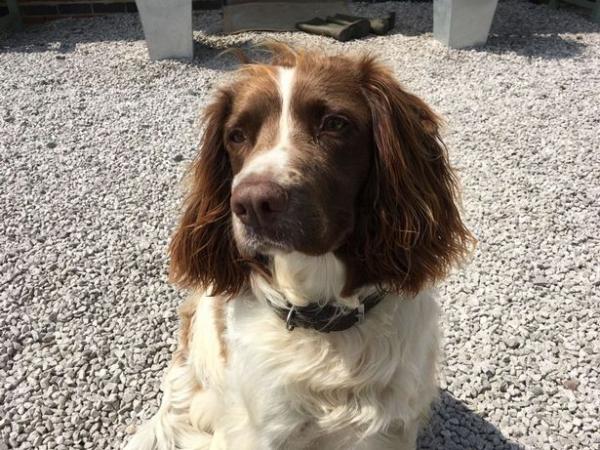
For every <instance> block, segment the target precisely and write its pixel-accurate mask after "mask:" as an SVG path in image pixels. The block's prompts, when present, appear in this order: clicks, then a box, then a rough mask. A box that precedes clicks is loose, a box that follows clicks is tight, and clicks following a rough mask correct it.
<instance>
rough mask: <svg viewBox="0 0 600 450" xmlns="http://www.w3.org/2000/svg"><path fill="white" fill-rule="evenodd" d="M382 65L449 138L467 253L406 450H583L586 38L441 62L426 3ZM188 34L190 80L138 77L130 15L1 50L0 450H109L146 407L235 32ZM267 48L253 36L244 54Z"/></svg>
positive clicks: (590, 138)
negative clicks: (423, 409) (181, 214)
mask: <svg viewBox="0 0 600 450" xmlns="http://www.w3.org/2000/svg"><path fill="white" fill-rule="evenodd" d="M357 9H358V10H359V11H360V12H363V13H368V14H377V13H381V12H383V11H387V10H396V12H397V16H398V22H399V25H398V27H397V28H396V30H394V32H393V34H391V35H390V36H387V37H370V38H367V39H364V40H361V41H358V42H354V43H346V44H339V43H333V42H332V41H329V40H327V39H322V38H317V37H312V36H308V35H302V34H289V33H288V34H279V35H275V36H276V37H278V38H279V39H284V40H288V41H291V42H293V43H297V44H301V45H302V44H305V45H308V46H311V47H315V46H319V47H326V48H331V49H333V50H341V51H350V50H354V49H368V50H371V51H374V52H377V53H379V54H380V55H381V56H382V58H383V59H384V60H385V61H386V62H387V63H388V64H389V65H391V66H392V67H393V68H395V70H396V71H397V73H398V76H399V77H400V79H402V80H403V81H404V83H405V84H406V85H407V86H408V87H409V88H410V89H411V90H413V91H414V92H416V93H417V94H419V95H421V96H422V97H424V98H425V99H426V100H427V101H428V102H429V103H430V104H432V105H433V106H434V108H435V109H437V110H438V111H439V112H440V113H442V114H443V115H444V116H445V117H446V119H447V123H448V126H447V131H446V141H447V143H448V145H449V148H450V153H451V158H452V160H453V162H454V164H455V165H456V166H457V167H458V168H460V170H461V176H462V180H463V184H464V208H465V217H466V220H467V222H468V224H469V226H470V227H471V228H472V230H473V231H474V232H475V233H476V235H477V237H478V238H479V247H478V250H477V252H476V254H475V256H474V258H473V261H472V263H471V264H470V266H468V267H467V268H465V269H464V270H462V271H461V272H459V273H456V274H454V275H453V276H452V277H451V278H450V279H449V280H448V281H447V282H446V283H445V284H444V285H442V286H441V289H440V290H441V302H442V304H443V310H444V316H443V328H444V330H445V331H444V334H445V344H444V353H445V355H444V362H443V364H442V367H441V385H442V388H443V391H442V395H441V402H440V404H439V405H438V406H437V408H436V412H435V413H434V414H433V417H432V421H431V424H430V425H429V427H428V428H427V429H426V430H425V431H424V433H423V436H422V438H421V441H420V448H421V449H438V450H452V449H509V448H511V449H512V448H514V449H516V448H531V449H544V450H545V449H582V450H583V449H586V450H587V449H598V448H600V435H599V431H598V430H599V429H600V422H599V419H598V418H599V416H600V411H599V409H600V379H599V367H600V335H599V330H600V306H599V301H600V299H599V295H598V291H599V289H600V265H599V262H598V260H599V256H600V238H599V231H600V225H599V223H600V201H599V199H600V181H599V180H600V26H598V25H594V24H592V23H591V22H589V21H588V20H586V19H585V18H583V17H580V16H577V15H574V14H572V13H570V12H567V11H558V12H556V11H551V10H549V9H547V8H546V7H543V6H535V5H532V4H530V3H527V2H514V1H507V2H503V3H501V4H500V5H499V10H498V13H497V17H496V21H495V24H494V28H493V30H492V31H493V35H492V37H491V39H490V41H489V44H488V45H487V46H486V47H485V48H481V49H475V50H465V51H455V50H448V49H446V48H444V47H442V46H441V45H440V44H438V43H436V42H435V41H434V40H433V39H432V36H431V16H432V13H431V4H430V3H378V4H375V5H371V6H361V5H358V6H357ZM219 28H220V16H219V14H218V13H217V12H202V14H201V15H200V16H199V17H197V18H196V26H195V29H196V33H195V37H196V55H197V57H196V59H195V60H194V61H193V63H191V64H190V63H185V62H177V61H171V62H160V63H152V62H149V61H148V59H147V55H146V50H145V45H144V42H143V41H142V40H141V37H142V35H141V28H140V25H139V22H138V19H137V17H136V16H135V15H115V16H111V17H105V18H104V17H98V18H93V19H81V20H65V21H59V22H53V23H49V24H46V25H43V26H36V27H32V28H28V29H27V31H25V32H22V33H19V34H16V35H14V36H13V37H12V38H10V39H9V40H8V41H4V42H0V99H1V103H0V336H1V339H0V436H1V437H0V449H2V450H4V449H5V448H11V449H12V448H19V449H27V448H34V449H40V450H45V449H81V448H85V449H108V448H118V447H119V446H120V443H121V442H122V441H123V440H124V439H126V437H127V435H128V434H130V433H131V432H132V431H133V430H134V429H135V426H136V424H137V423H139V421H140V420H142V419H143V418H146V417H148V416H149V415H151V414H152V413H153V412H154V411H155V410H156V407H157V404H158V400H159V397H160V394H159V383H160V379H161V376H162V373H163V371H164V369H165V367H166V365H167V363H168V361H169V357H170V353H171V351H173V349H174V344H175V340H174V333H175V331H176V328H177V317H176V313H175V311H176V307H177V305H178V304H179V303H180V302H181V301H182V297H183V293H180V292H176V291H175V290H174V289H173V288H172V287H170V286H169V285H168V284H167V281H166V270H167V255H166V248H167V243H168V239H169V235H170V233H171V231H172V230H173V226H174V223H175V221H176V218H177V213H178V205H179V202H180V200H181V185H180V179H181V178H182V175H183V173H184V170H185V167H186V165H187V164H188V163H189V161H190V160H191V158H192V157H193V155H194V152H195V147H196V145H197V143H198V134H199V124H198V121H197V117H198V111H199V110H200V108H201V107H202V106H203V105H204V104H205V102H206V99H207V96H208V94H209V92H210V90H211V88H212V87H213V86H214V85H215V84H216V83H218V82H219V81H220V80H221V79H222V78H224V77H225V76H226V75H225V74H226V73H227V71H229V70H230V69H231V68H232V67H233V61H232V60H231V59H229V58H228V57H218V53H219V51H220V50H221V49H224V48H226V47H227V46H229V45H231V44H248V43H251V42H254V41H256V40H257V39H259V35H257V34H253V33H246V34H240V35H237V36H234V37H223V36H219V35H216V34H214V33H215V32H217V31H218V30H219ZM262 36H263V37H264V35H262Z"/></svg>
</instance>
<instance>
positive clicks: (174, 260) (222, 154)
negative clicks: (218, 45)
mask: <svg viewBox="0 0 600 450" xmlns="http://www.w3.org/2000/svg"><path fill="white" fill-rule="evenodd" d="M231 95H232V94H231V93H230V92H228V91H226V90H222V91H220V92H219V93H218V94H217V96H216V100H215V101H214V102H213V103H212V104H211V105H209V106H208V108H207V109H206V111H205V113H204V119H205V130H204V134H203V136H202V144H201V146H200V151H199V153H198V156H197V157H196V160H195V161H194V163H193V164H192V167H191V170H190V173H189V174H188V176H189V192H188V195H187V198H186V201H185V205H184V210H183V215H182V217H181V222H180V224H179V227H178V228H177V230H176V231H175V234H174V235H173V238H172V241H171V247H170V251H171V267H170V279H171V281H173V282H174V283H176V284H178V285H180V286H182V287H186V288H202V289H210V290H211V294H212V295H220V294H223V295H235V294H236V293H238V292H239V291H240V289H241V288H242V287H243V286H244V284H245V282H246V281H247V277H248V268H247V266H246V264H244V262H243V261H242V258H241V257H240V255H239V253H238V250H237V247H236V245H235V242H234V238H233V232H232V229H231V214H230V206H229V199H230V195H231V182H232V179H233V175H232V171H231V166H230V163H229V158H228V155H227V152H226V150H225V148H224V144H223V133H224V130H223V126H224V123H225V120H226V118H227V116H228V114H229V109H230V107H231Z"/></svg>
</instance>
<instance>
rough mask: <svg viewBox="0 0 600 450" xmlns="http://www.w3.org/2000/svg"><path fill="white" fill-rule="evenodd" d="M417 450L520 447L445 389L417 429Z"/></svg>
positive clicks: (493, 449)
mask: <svg viewBox="0 0 600 450" xmlns="http://www.w3.org/2000/svg"><path fill="white" fill-rule="evenodd" d="M417 449H418V450H467V449H469V450H470V449H472V450H522V449H524V447H523V446H521V445H519V444H517V443H515V442H512V441H510V440H509V439H507V438H506V437H504V436H503V435H502V433H501V432H500V431H499V430H498V429H497V428H496V427H495V426H494V425H492V424H491V423H489V422H488V421H486V420H485V419H483V418H482V417H480V416H479V415H477V414H476V413H475V412H473V411H471V410H470V409H469V408H468V407H467V406H466V405H465V404H464V403H462V402H461V401H460V400H458V399H456V398H454V397H453V396H452V394H451V393H450V392H448V391H446V390H444V391H442V392H441V393H440V401H439V403H438V404H437V405H435V406H434V408H433V411H432V414H431V420H430V421H429V424H428V425H427V427H426V428H425V429H424V430H423V431H422V432H421V435H420V436H419V441H418V444H417Z"/></svg>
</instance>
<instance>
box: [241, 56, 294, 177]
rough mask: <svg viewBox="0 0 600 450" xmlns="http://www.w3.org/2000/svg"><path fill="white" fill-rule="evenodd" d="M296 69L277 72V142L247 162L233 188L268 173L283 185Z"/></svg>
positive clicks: (290, 128)
mask: <svg viewBox="0 0 600 450" xmlns="http://www.w3.org/2000/svg"><path fill="white" fill-rule="evenodd" d="M295 71H296V69H293V68H287V67H280V68H278V71H277V78H276V79H275V81H276V83H277V89H278V91H279V97H280V98H281V115H280V116H279V127H278V132H277V140H276V143H275V145H274V146H273V148H272V149H270V150H267V151H265V152H261V153H259V154H258V155H256V157H255V158H253V159H252V160H250V161H248V162H247V163H246V166H245V167H244V168H243V169H242V171H241V172H240V173H238V174H237V175H236V177H235V179H234V180H233V186H235V185H237V184H239V183H240V182H241V181H243V179H244V178H246V177H247V176H248V175H255V174H263V173H269V174H270V175H272V177H273V181H274V182H278V181H279V182H281V183H282V184H284V183H285V180H286V178H287V177H288V170H289V168H288V167H287V166H288V162H289V149H290V145H291V139H290V136H291V133H292V131H293V121H292V111H291V103H292V92H293V88H294V77H295Z"/></svg>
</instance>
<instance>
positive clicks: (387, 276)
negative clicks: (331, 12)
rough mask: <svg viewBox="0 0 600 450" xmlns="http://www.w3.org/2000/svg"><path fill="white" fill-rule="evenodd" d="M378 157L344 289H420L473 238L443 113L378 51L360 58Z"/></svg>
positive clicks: (461, 253)
mask: <svg viewBox="0 0 600 450" xmlns="http://www.w3.org/2000/svg"><path fill="white" fill-rule="evenodd" d="M360 68H361V71H362V75H363V93H364V96H365V98H366V100H367V102H368V105H369V108H370V110H371V120H372V128H373V146H374V156H373V158H374V160H373V165H372V174H371V176H370V179H369V181H368V184H367V187H366V188H365V192H364V196H363V198H362V207H363V208H364V210H363V211H362V212H360V213H359V220H358V223H357V225H356V229H355V232H354V236H352V237H351V239H350V240H349V242H350V245H349V246H348V248H347V249H345V252H346V254H347V255H352V253H354V255H352V256H347V258H348V259H349V260H350V261H351V262H350V264H349V268H348V269H349V272H350V273H349V278H348V284H347V286H346V289H345V291H346V292H347V293H348V292H351V291H352V290H353V289H354V288H356V287H358V286H360V285H363V284H365V283H376V284H380V285H382V286H383V287H386V288H391V289H393V290H395V291H398V292H405V293H411V294H415V293H417V292H419V291H420V290H421V289H422V288H423V287H424V286H425V285H426V284H428V283H431V282H435V281H437V280H439V279H441V278H442V277H444V276H445V275H446V273H447V271H448V269H449V268H450V266H451V265H452V264H453V263H455V262H457V261H458V260H460V259H462V258H463V257H464V256H465V255H466V254H467V252H468V250H469V249H470V246H471V244H472V243H473V238H472V235H471V234H470V233H469V231H468V230H467V229H466V227H465V226H464V224H463V222H462V220H461V217H460V213H459V208H458V204H457V203H458V192H457V182H456V179H455V175H454V172H453V170H452V168H451V167H450V164H449V162H448V156H447V152H446V148H445V146H444V144H443V143H442V141H441V139H440V136H439V119H438V117H437V116H436V115H435V114H434V113H433V112H432V111H431V109H430V108H429V107H428V106H427V105H426V104H425V103H424V102H423V101H422V100H420V99H419V98H417V97H416V96H414V95H412V94H410V93H408V92H406V91H405V90H404V89H402V87H401V86H400V85H399V83H398V82H397V81H396V80H395V79H394V77H393V76H392V74H391V73H390V72H389V71H388V70H387V69H385V68H383V67H381V66H379V65H378V64H377V63H375V62H374V60H373V59H371V58H365V59H364V60H362V61H361V62H360Z"/></svg>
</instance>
